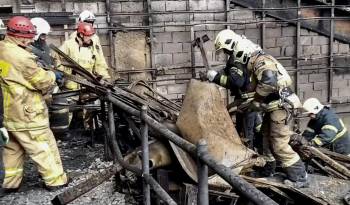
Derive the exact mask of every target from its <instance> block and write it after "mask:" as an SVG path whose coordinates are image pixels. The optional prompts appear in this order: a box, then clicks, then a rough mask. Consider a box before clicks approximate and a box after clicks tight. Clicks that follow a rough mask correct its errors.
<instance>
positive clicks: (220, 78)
mask: <svg viewBox="0 0 350 205" xmlns="http://www.w3.org/2000/svg"><path fill="white" fill-rule="evenodd" d="M244 69H245V68H244V66H243V65H242V64H241V63H239V62H236V61H235V60H234V57H233V56H232V55H231V56H230V57H229V59H228V61H227V63H226V66H225V68H224V69H222V70H220V71H219V72H217V71H215V70H209V71H208V72H207V79H208V80H209V81H211V82H214V83H216V84H218V85H221V86H223V87H225V88H227V89H229V90H230V92H231V96H235V101H236V102H237V101H239V100H248V99H249V98H251V97H252V94H254V93H248V92H247V91H248V86H249V84H250V82H249V75H248V73H247V72H244ZM261 123H262V119H261V115H260V114H259V112H245V113H240V112H237V113H236V129H237V132H238V133H239V134H240V136H244V138H245V141H246V144H247V145H248V147H249V148H251V149H253V148H254V147H255V146H254V145H256V144H257V143H256V142H257V140H258V139H257V137H258V135H259V132H260V127H261Z"/></svg>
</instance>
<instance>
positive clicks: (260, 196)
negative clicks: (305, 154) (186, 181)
mask: <svg viewBox="0 0 350 205" xmlns="http://www.w3.org/2000/svg"><path fill="white" fill-rule="evenodd" d="M106 98H107V99H108V100H109V101H111V102H112V103H113V104H114V105H116V106H118V107H119V108H120V109H122V110H124V111H125V112H128V113H129V114H132V115H135V116H140V111H138V110H136V109H134V108H132V107H130V106H128V105H126V104H124V103H123V102H120V101H119V100H117V99H115V98H113V97H112V96H111V95H107V96H106ZM143 120H144V121H145V122H147V124H148V125H149V126H150V127H151V128H152V129H154V130H156V131H157V132H159V133H161V134H162V135H163V136H164V137H165V138H167V139H168V140H170V141H172V142H173V143H174V144H176V145H177V146H179V147H181V148H182V149H184V150H185V151H187V152H188V153H190V154H191V155H192V156H194V157H195V156H196V146H195V145H193V144H192V143H190V142H188V141H186V140H185V139H183V138H181V137H180V136H178V135H176V134H175V133H173V132H171V131H170V130H169V129H168V128H166V127H165V126H164V125H162V124H161V123H159V122H157V121H156V120H154V119H153V118H151V117H149V116H148V115H146V116H144V119H143ZM118 149H119V148H118ZM117 151H118V150H117ZM200 158H201V160H203V161H204V162H205V163H206V164H207V165H208V166H209V167H210V168H212V169H213V170H215V171H216V172H217V173H218V175H219V176H221V177H222V178H223V179H224V180H225V181H227V182H228V183H229V184H230V185H231V186H232V187H233V188H235V189H236V190H237V191H238V192H239V193H241V194H242V195H243V196H245V197H246V198H247V199H249V200H251V201H253V202H254V203H255V204H266V205H268V204H269V205H277V203H276V202H274V201H273V200H272V199H271V198H269V197H268V196H266V195H265V194H264V193H262V192H261V191H259V190H258V189H257V188H256V187H254V186H253V185H251V184H249V183H248V182H246V181H245V180H243V179H242V178H241V177H239V176H238V175H236V174H235V173H233V172H232V170H231V169H230V168H228V167H226V166H224V165H222V164H218V163H217V162H216V161H215V160H214V159H213V157H212V156H210V155H209V154H202V155H201V156H200Z"/></svg>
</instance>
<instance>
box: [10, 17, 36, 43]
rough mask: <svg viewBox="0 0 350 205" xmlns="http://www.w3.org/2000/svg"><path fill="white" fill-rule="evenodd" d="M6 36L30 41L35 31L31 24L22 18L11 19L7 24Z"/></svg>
mask: <svg viewBox="0 0 350 205" xmlns="http://www.w3.org/2000/svg"><path fill="white" fill-rule="evenodd" d="M7 34H8V35H10V36H14V37H22V38H30V39H32V38H33V37H34V36H35V34H36V30H35V27H34V25H33V24H32V22H30V20H29V19H28V18H26V17H24V16H15V17H12V18H11V19H10V20H9V22H8V24H7Z"/></svg>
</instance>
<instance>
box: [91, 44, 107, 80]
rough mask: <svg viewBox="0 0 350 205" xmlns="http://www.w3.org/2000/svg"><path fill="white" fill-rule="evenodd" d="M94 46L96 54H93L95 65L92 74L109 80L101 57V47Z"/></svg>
mask: <svg viewBox="0 0 350 205" xmlns="http://www.w3.org/2000/svg"><path fill="white" fill-rule="evenodd" d="M95 46H96V54H95V57H96V63H95V69H94V72H95V74H97V75H100V76H102V79H104V80H109V79H110V78H111V76H110V75H109V73H108V65H107V62H106V59H105V57H104V55H103V51H102V47H101V45H95Z"/></svg>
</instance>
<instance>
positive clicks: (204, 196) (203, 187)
mask: <svg viewBox="0 0 350 205" xmlns="http://www.w3.org/2000/svg"><path fill="white" fill-rule="evenodd" d="M203 152H208V145H207V142H206V141H205V140H204V139H201V140H199V142H198V143H197V175H198V192H197V205H209V190H208V166H207V165H206V164H205V163H203V162H202V161H201V160H200V158H199V156H200V155H201V153H203Z"/></svg>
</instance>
